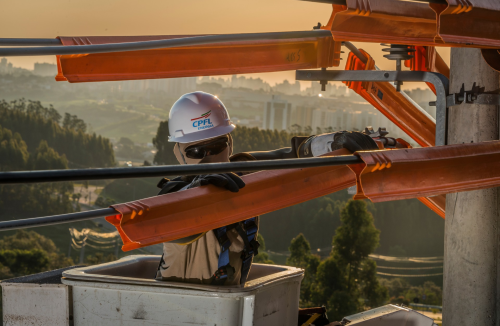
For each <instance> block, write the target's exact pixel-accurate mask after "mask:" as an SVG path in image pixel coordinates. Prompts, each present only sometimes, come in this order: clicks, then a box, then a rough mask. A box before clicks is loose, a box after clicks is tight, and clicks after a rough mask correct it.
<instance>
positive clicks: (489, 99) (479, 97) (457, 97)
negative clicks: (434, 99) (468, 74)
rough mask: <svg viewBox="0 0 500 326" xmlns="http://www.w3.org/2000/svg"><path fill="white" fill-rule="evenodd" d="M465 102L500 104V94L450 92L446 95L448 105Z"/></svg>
mask: <svg viewBox="0 0 500 326" xmlns="http://www.w3.org/2000/svg"><path fill="white" fill-rule="evenodd" d="M463 102H465V103H466V104H485V105H500V94H487V93H482V94H477V93H473V92H464V93H456V94H450V95H448V96H447V97H446V104H447V105H448V107H452V106H457V105H460V104H462V103H463Z"/></svg>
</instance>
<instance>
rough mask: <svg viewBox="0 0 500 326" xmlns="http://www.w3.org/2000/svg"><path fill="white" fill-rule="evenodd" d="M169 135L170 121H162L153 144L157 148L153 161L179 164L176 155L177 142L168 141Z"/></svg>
mask: <svg viewBox="0 0 500 326" xmlns="http://www.w3.org/2000/svg"><path fill="white" fill-rule="evenodd" d="M168 135H169V132H168V121H162V122H160V125H159V126H158V130H157V131H156V136H155V138H153V145H154V146H155V147H156V149H157V152H156V154H155V157H154V159H153V162H154V163H156V164H178V162H177V159H176V158H175V156H174V145H175V143H171V142H169V141H168Z"/></svg>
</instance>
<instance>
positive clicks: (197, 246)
mask: <svg viewBox="0 0 500 326" xmlns="http://www.w3.org/2000/svg"><path fill="white" fill-rule="evenodd" d="M257 220H258V219H257ZM256 222H257V225H258V221H256ZM227 236H228V238H229V240H230V241H231V246H230V247H229V263H230V264H231V266H233V267H234V269H235V273H234V276H233V278H232V279H228V280H226V282H225V283H224V285H238V284H240V278H241V267H242V263H243V261H242V259H241V254H242V251H243V249H244V247H245V243H244V242H243V239H242V238H241V236H240V235H239V234H238V232H237V231H236V230H235V229H232V230H229V231H228V232H227ZM219 254H220V244H219V241H217V237H216V236H215V233H214V232H213V231H208V232H207V233H205V234H204V235H203V236H202V237H201V238H199V239H198V240H196V241H194V242H192V243H190V244H186V245H182V244H175V243H164V244H163V260H164V263H162V264H161V265H160V268H159V271H158V274H157V277H156V279H157V280H162V281H172V282H187V283H197V284H210V283H211V277H212V275H213V274H214V273H215V271H217V269H218V261H219Z"/></svg>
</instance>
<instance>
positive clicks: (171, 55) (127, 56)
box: [56, 35, 341, 83]
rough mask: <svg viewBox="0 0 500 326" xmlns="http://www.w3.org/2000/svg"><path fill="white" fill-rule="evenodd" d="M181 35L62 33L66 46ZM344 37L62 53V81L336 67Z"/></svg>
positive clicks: (59, 64)
mask: <svg viewBox="0 0 500 326" xmlns="http://www.w3.org/2000/svg"><path fill="white" fill-rule="evenodd" d="M188 36H198V35H177V36H92V37H59V38H60V39H61V42H62V43H63V45H83V44H106V43H123V42H138V41H151V40H160V39H174V38H182V37H188ZM340 47H341V43H340V42H335V41H334V40H333V38H332V37H310V38H299V39H291V40H290V39H288V40H263V41H245V42H232V43H220V44H210V45H199V46H190V47H183V48H167V49H156V50H142V51H129V52H113V53H98V54H84V55H62V56H58V60H57V65H58V75H57V77H56V80H57V81H64V80H67V81H69V82H70V83H77V82H96V81H115V80H135V79H154V78H171V77H197V76H214V75H231V74H243V73H257V72H272V71H284V70H296V69H312V68H326V67H334V66H335V67H336V66H339V64H340Z"/></svg>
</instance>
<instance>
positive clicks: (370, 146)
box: [156, 92, 386, 285]
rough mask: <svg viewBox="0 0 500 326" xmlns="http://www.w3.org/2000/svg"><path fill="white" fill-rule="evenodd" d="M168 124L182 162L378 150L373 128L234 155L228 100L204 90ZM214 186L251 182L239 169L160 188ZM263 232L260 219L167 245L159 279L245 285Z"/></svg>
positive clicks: (186, 98) (181, 104)
mask: <svg viewBox="0 0 500 326" xmlns="http://www.w3.org/2000/svg"><path fill="white" fill-rule="evenodd" d="M168 126H169V134H170V137H169V141H171V142H175V143H176V144H175V146H174V154H175V157H176V158H177V160H178V161H179V163H180V164H202V163H221V162H229V161H248V160H272V159H290V158H302V157H316V156H321V155H323V154H326V153H329V152H332V151H334V150H337V149H340V148H345V149H347V150H349V151H351V152H356V151H359V150H374V149H378V146H377V144H376V143H375V141H374V140H373V139H372V137H374V135H375V134H371V132H365V133H361V132H351V131H339V132H333V133H326V134H322V135H313V136H297V137H293V138H292V139H291V147H286V148H281V149H277V150H273V151H265V152H249V153H238V154H235V155H231V154H232V151H233V140H232V137H231V134H230V133H231V131H233V130H234V128H235V126H234V124H232V123H231V120H230V118H229V114H228V113H227V110H226V108H225V107H224V105H223V104H222V102H221V101H220V100H219V99H218V98H217V97H216V96H214V95H211V94H207V93H204V92H194V93H189V94H185V95H183V96H182V97H181V98H180V99H179V100H178V101H177V102H175V103H174V105H173V106H172V109H171V110H170V114H169V124H168ZM385 134H386V132H385ZM385 134H384V135H385ZM376 135H377V137H378V136H381V135H379V134H378V133H377V134H376ZM208 184H212V185H214V186H217V187H223V188H225V189H227V190H229V191H232V192H238V191H239V190H240V189H241V188H243V187H244V186H245V183H244V182H243V180H242V179H241V178H240V177H239V176H238V175H237V174H235V173H221V174H208V175H198V176H194V177H193V176H191V177H178V178H175V179H173V180H168V179H162V180H161V181H160V183H159V184H158V186H159V187H160V188H161V191H160V193H159V194H160V195H162V194H168V193H171V192H175V191H182V190H186V189H190V188H194V187H198V186H203V185H208ZM200 218H202V217H200ZM257 231H258V217H254V218H251V219H248V220H246V221H243V222H240V223H235V224H232V225H228V226H224V227H221V228H218V229H215V230H212V231H209V232H206V233H203V234H199V235H195V236H192V237H189V238H184V239H180V240H179V241H176V242H177V243H172V242H170V243H164V244H163V257H162V259H161V261H160V265H159V267H158V272H157V277H156V279H158V280H164V281H179V282H190V283H201V284H212V285H238V284H244V283H245V281H246V279H247V276H248V273H249V271H250V267H251V263H252V259H253V256H254V255H256V254H257V252H258V247H259V243H258V242H257ZM179 242H180V243H179Z"/></svg>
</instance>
